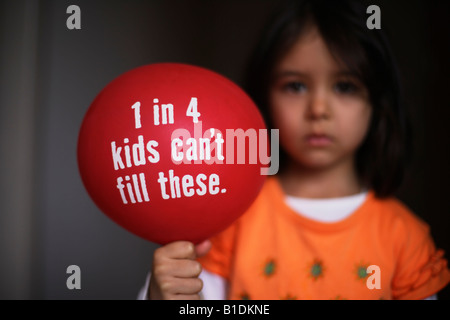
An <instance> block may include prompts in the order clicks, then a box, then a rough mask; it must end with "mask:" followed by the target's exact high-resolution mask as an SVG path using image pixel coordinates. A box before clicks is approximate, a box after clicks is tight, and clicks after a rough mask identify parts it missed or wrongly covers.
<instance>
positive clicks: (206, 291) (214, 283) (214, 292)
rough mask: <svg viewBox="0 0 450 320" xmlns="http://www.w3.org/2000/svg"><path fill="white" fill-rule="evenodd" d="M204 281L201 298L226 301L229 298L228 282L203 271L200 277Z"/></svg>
mask: <svg viewBox="0 0 450 320" xmlns="http://www.w3.org/2000/svg"><path fill="white" fill-rule="evenodd" d="M199 278H200V279H202V281H203V289H202V292H201V296H202V298H203V299H204V300H225V299H226V296H227V282H226V280H225V279H224V278H222V277H221V276H218V275H216V274H214V273H211V272H208V271H207V270H203V271H202V273H201V274H200V276H199Z"/></svg>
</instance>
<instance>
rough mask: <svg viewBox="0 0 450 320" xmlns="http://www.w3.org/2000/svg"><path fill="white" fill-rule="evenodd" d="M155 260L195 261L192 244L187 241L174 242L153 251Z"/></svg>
mask: <svg viewBox="0 0 450 320" xmlns="http://www.w3.org/2000/svg"><path fill="white" fill-rule="evenodd" d="M155 258H169V259H195V248H194V244H193V243H192V242H189V241H175V242H171V243H169V244H167V245H165V246H163V247H160V248H158V249H156V250H155Z"/></svg>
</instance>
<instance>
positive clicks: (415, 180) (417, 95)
mask: <svg viewBox="0 0 450 320" xmlns="http://www.w3.org/2000/svg"><path fill="white" fill-rule="evenodd" d="M374 3H377V4H379V5H380V7H381V11H382V27H383V28H386V29H387V30H388V33H389V35H390V36H391V40H392V44H393V47H394V49H395V52H396V54H397V57H398V60H399V63H400V68H401V70H402V73H403V77H404V80H405V89H406V93H407V98H408V102H409V104H410V108H411V115H412V121H413V126H414V129H415V132H416V135H415V137H416V140H415V147H416V148H415V150H416V152H415V157H414V159H413V161H412V165H411V167H410V168H409V169H410V170H409V174H408V176H407V179H406V181H405V184H404V185H403V187H402V189H401V190H400V192H399V197H400V198H401V199H402V200H403V201H404V202H405V203H406V204H407V205H409V206H410V207H411V208H412V209H413V210H414V211H415V212H416V213H417V214H418V215H419V216H421V217H422V218H423V219H424V220H425V221H427V222H428V223H429V224H430V226H431V230H432V233H433V236H434V238H435V240H436V243H437V245H438V246H439V247H442V248H444V249H446V250H447V252H449V253H450V237H449V225H450V223H449V216H450V205H449V203H448V201H446V196H448V195H447V194H448V191H450V188H449V187H448V181H449V180H450V179H449V178H450V177H449V172H450V171H449V170H448V168H447V167H446V165H448V163H450V158H449V154H448V142H447V141H446V139H445V138H446V137H448V133H447V130H446V129H447V127H448V125H447V121H446V119H448V116H449V110H450V108H449V102H448V98H447V94H448V80H447V77H446V75H447V74H448V72H449V69H448V67H449V62H448V57H449V48H448V39H449V27H448V24H446V25H444V21H445V19H444V18H446V17H448V13H449V11H448V5H447V4H445V2H444V1H442V2H440V1H435V2H432V3H429V2H425V1H395V2H393V1H374ZM71 4H76V5H78V6H79V7H80V8H81V26H82V29H81V30H68V29H67V28H66V19H67V18H68V16H69V15H68V14H66V8H67V7H68V6H69V5H71ZM0 5H1V7H0V8H1V11H0V23H1V29H0V32H1V33H0V36H1V38H0V46H1V50H0V58H1V59H0V66H1V68H0V81H1V82H0V84H1V86H0V103H1V104H0V107H1V108H0V143H1V144H0V177H1V179H0V240H1V241H0V263H1V264H0V266H1V269H0V298H2V299H29V298H37V299H135V297H136V295H137V292H138V291H139V289H140V287H141V286H142V284H143V281H144V279H145V276H146V273H147V272H148V269H149V266H150V263H151V255H152V252H153V250H154V249H155V247H156V246H155V245H154V244H152V243H149V242H147V241H145V240H142V239H140V238H137V237H136V236H134V235H132V234H130V233H128V232H127V231H125V230H123V229H121V228H120V227H119V226H117V225H116V224H114V223H113V222H112V221H110V220H109V218H107V217H106V216H104V215H103V214H102V213H101V212H100V211H99V210H98V209H97V208H96V207H95V205H94V204H93V202H92V201H91V200H90V198H89V197H88V195H87V193H86V192H85V190H84V188H83V186H82V183H81V180H80V178H79V174H78V169H77V164H76V142H77V135H78V130H79V127H80V124H81V121H82V119H83V116H84V114H85V112H86V110H87V108H88V107H89V105H90V103H91V102H92V100H93V99H94V97H95V96H96V94H97V93H98V92H99V91H100V90H101V89H102V88H103V87H104V86H105V85H106V84H107V83H108V82H110V81H111V80H112V79H113V78H115V77H116V76H118V75H119V74H121V73H123V72H125V71H127V70H129V69H131V68H134V67H137V66H140V65H143V64H148V63H154V62H162V61H175V62H185V63H192V64H197V65H200V66H204V67H207V68H210V69H213V70H215V71H217V72H219V73H222V74H224V75H225V76H227V77H229V78H231V79H233V80H235V81H236V82H238V83H239V82H240V80H241V76H242V70H243V67H244V66H245V63H246V59H247V57H248V55H249V53H250V50H251V48H252V47H253V45H254V44H255V41H256V38H257V35H259V32H260V29H261V27H262V25H263V22H264V21H265V20H266V17H267V16H268V14H269V13H270V12H271V11H272V10H273V7H274V6H275V5H276V1H268V0H259V1H258V0H244V1H237V0H232V1H218V0H217V1H204V0H203V1H202V0H191V1H182V0H179V1H176V0H170V1H168V0H164V1H162V0H153V1H144V0H129V1H124V0H110V1H99V0H97V1H92V0H91V1H88V0H84V1H81V0H76V1H65V0H57V1H56V0H53V1H50V0H28V1H27V0H2V2H1V4H0ZM71 264H76V265H78V266H80V268H81V275H82V277H81V279H82V281H81V285H82V289H81V290H68V289H67V288H66V279H67V277H68V275H67V274H66V268H67V266H69V265H71ZM444 297H448V295H447V296H445V294H444Z"/></svg>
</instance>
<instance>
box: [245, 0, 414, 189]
mask: <svg viewBox="0 0 450 320" xmlns="http://www.w3.org/2000/svg"><path fill="white" fill-rule="evenodd" d="M368 17H369V15H368V14H367V13H366V7H365V6H364V5H363V4H362V3H360V2H357V1H344V0H339V1H336V0H329V1H326V0H298V1H291V2H290V3H288V4H287V5H284V6H283V8H282V10H281V12H277V13H276V14H275V16H274V17H273V18H272V20H271V21H270V23H269V25H268V26H267V27H266V30H265V32H264V36H263V37H262V39H261V40H260V42H259V44H258V45H257V47H256V50H255V51H254V54H253V56H252V57H251V59H250V61H249V66H248V70H247V77H246V79H245V85H244V86H245V89H246V91H247V92H248V94H249V95H250V96H251V97H252V98H253V100H254V101H255V103H256V104H257V105H258V107H259V108H260V110H261V113H262V114H263V117H264V119H265V121H266V124H267V126H268V127H269V128H273V126H272V123H271V121H270V117H269V105H268V101H269V99H268V98H269V97H268V94H269V88H270V85H271V83H272V82H271V81H272V72H273V71H274V70H273V69H274V67H275V65H276V64H277V62H278V61H279V60H280V59H281V58H282V57H283V55H284V54H285V53H286V52H287V50H289V48H290V47H291V46H292V45H293V44H294V43H295V41H296V40H297V39H298V38H299V36H300V35H301V33H302V32H303V31H305V29H306V28H307V27H309V26H311V25H314V26H316V27H317V28H318V30H319V32H320V34H321V36H322V37H323V39H324V41H325V43H326V44H327V46H328V48H329V50H330V52H331V54H332V55H333V56H334V58H335V59H336V60H338V61H340V62H342V63H344V65H346V66H347V68H348V69H349V71H350V72H351V73H353V74H354V75H355V76H356V77H358V79H359V80H360V81H361V82H362V83H363V84H364V85H365V86H366V87H367V89H368V92H369V100H370V103H371V106H372V108H373V111H372V119H371V123H370V127H369V131H368V133H367V136H366V138H365V140H364V141H363V143H362V144H361V146H360V147H359V149H358V150H357V152H356V170H357V173H358V176H359V178H360V181H361V183H362V184H363V185H364V186H365V187H367V188H371V189H373V190H374V191H375V194H376V196H378V197H386V196H390V195H392V194H393V193H394V192H395V191H396V189H397V188H398V187H399V185H400V183H401V181H402V179H403V173H404V167H405V164H406V160H407V159H408V154H409V153H410V152H411V145H410V139H409V131H410V130H409V124H408V122H407V120H406V115H405V110H404V105H403V99H402V94H401V88H400V80H399V72H398V68H397V66H396V63H395V61H394V57H393V54H392V52H391V49H390V47H389V44H388V42H387V39H386V36H385V35H384V33H383V31H382V30H379V29H373V30H369V29H368V28H367V26H366V20H367V18H368ZM285 157H286V154H285V153H284V151H283V150H280V169H281V170H282V168H283V162H284V160H283V159H285Z"/></svg>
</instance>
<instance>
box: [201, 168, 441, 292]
mask: <svg viewBox="0 0 450 320" xmlns="http://www.w3.org/2000/svg"><path fill="white" fill-rule="evenodd" d="M211 240H212V243H213V247H212V249H211V251H210V252H209V253H208V255H206V256H205V257H203V258H201V259H199V260H200V261H201V263H202V265H203V267H204V268H205V269H207V270H208V271H210V272H213V273H215V274H218V275H220V276H222V277H224V278H225V279H226V280H227V281H228V284H229V292H228V297H229V298H230V299H423V298H426V297H428V296H431V295H433V294H435V293H436V292H438V291H439V290H441V289H442V288H443V287H445V286H446V285H447V284H448V282H449V281H450V271H449V269H448V267H447V261H446V260H445V259H443V251H442V250H436V248H435V246H434V244H433V240H432V238H431V237H430V235H429V227H428V226H427V225H426V224H425V223H424V222H423V221H421V220H420V219H419V218H418V217H416V216H415V215H414V214H413V213H411V212H410V211H409V210H408V209H407V208H406V207H405V206H404V205H403V204H402V203H401V202H400V201H398V200H396V199H393V198H389V199H378V198H376V197H375V196H374V193H373V192H372V191H370V192H369V193H368V196H367V198H366V200H365V202H364V203H363V204H362V205H361V206H360V207H359V208H358V209H357V210H356V211H355V212H354V213H352V214H351V215H350V216H349V217H347V218H345V219H344V220H341V221H338V222H335V223H322V222H317V221H314V220H311V219H308V218H305V217H303V216H301V215H299V214H297V213H296V212H294V211H292V209H291V208H290V207H288V206H287V205H286V204H285V196H284V194H283V191H282V189H281V186H280V184H279V181H278V179H277V178H276V177H271V178H269V179H268V180H267V182H266V183H265V185H264V187H263V189H262V191H261V193H260V194H259V196H258V198H257V199H256V200H255V202H254V203H253V204H252V206H251V207H250V209H249V210H248V211H247V212H246V213H245V214H244V215H243V216H242V217H241V218H239V219H238V220H237V221H236V222H235V223H234V224H233V225H232V226H230V227H229V228H228V229H227V230H225V231H224V232H222V233H220V234H219V235H217V236H215V237H214V238H213V239H211ZM370 265H375V266H377V267H379V269H378V271H379V272H377V271H372V269H369V270H368V269H367V267H368V266H370ZM368 271H369V273H368ZM377 276H378V278H376V277H377ZM377 280H379V281H377ZM367 282H370V283H372V284H379V286H380V288H379V289H377V288H372V289H369V286H368V285H367Z"/></svg>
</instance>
